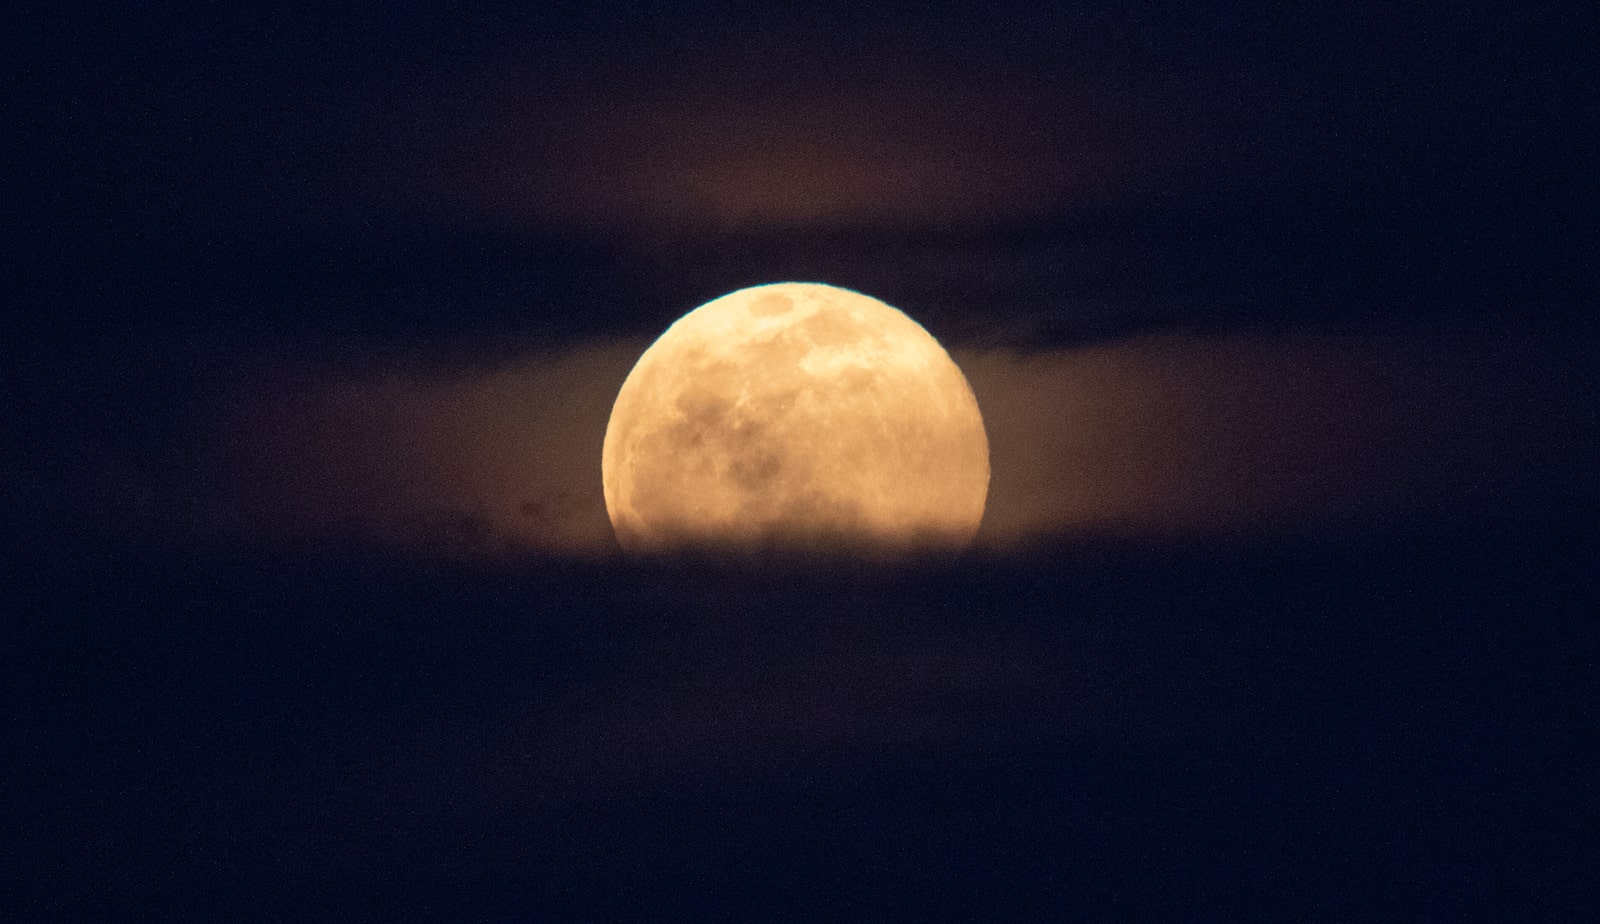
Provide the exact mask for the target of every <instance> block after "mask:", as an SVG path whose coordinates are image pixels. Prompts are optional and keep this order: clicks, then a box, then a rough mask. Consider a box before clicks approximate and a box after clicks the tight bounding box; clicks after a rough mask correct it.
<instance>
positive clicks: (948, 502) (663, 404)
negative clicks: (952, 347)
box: [600, 283, 989, 552]
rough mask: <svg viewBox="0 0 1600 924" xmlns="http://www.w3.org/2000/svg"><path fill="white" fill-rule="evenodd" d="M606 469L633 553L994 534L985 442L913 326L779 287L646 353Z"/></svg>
mask: <svg viewBox="0 0 1600 924" xmlns="http://www.w3.org/2000/svg"><path fill="white" fill-rule="evenodd" d="M600 468H601V480H602V482H603V487H604V490H605V501H606V512H607V514H608V515H609V516H610V518H611V525H612V528H613V529H614V530H615V531H616V534H617V540H618V541H619V542H620V543H621V545H622V547H623V548H624V549H625V550H627V551H630V552H662V551H674V550H682V549H694V548H710V549H730V550H749V549H768V548H787V547H796V546H798V547H806V548H827V549H850V550H856V549H866V550H876V551H891V552H892V551H902V550H904V551H910V550H921V549H937V548H944V549H958V548H961V547H964V546H966V545H968V544H969V543H970V542H971V541H972V538H973V536H974V534H976V532H977V530H978V524H979V523H980V522H981V521H982V519H983V506H984V501H985V498H986V496H987V494H988V488H989V441H988V437H987V436H986V435H985V434H984V429H983V418H982V416H981V415H980V414H979V412H978V402H977V400H976V399H975V398H974V397H973V394H972V388H971V387H970V386H969V385H968V384H967V380H966V377H965V376H963V375H962V374H961V370H960V369H959V368H957V367H956V364H955V362H954V361H952V360H951V359H950V356H949V354H947V353H946V352H945V351H944V348H943V347H941V346H940V345H939V343H938V341H936V340H934V339H933V337H932V336H931V335H930V334H929V333H928V332H927V331H925V330H923V329H922V327H921V326H920V325H919V324H917V322H915V321H913V320H911V319H910V318H909V317H907V316H906V315H904V314H903V313H901V312H900V311H898V310H896V309H894V308H891V307H890V306H888V305H886V304H884V303H883V302H880V301H878V300H877V299H875V298H870V297H868V296H866V295H862V294H861V293H859V292H853V291H851V290H849V289H840V288H836V287H834V286H827V285H820V284H814V283H776V284H773V285H763V286H754V287H752V288H748V289H740V290H739V291H737V292H733V293H730V294H728V295H724V296H722V297H721V298H718V299H715V300H713V301H710V302H707V303H706V304H704V305H701V306H700V307H699V308H696V309H695V310H693V311H691V312H689V313H688V314H686V315H684V316H683V317H682V318H680V319H678V321H677V322H676V323H674V324H673V325H672V326H671V327H669V328H667V331H666V333H664V334H662V335H661V337H660V338H659V339H658V340H656V342H655V343H654V344H652V345H651V346H650V348H649V349H647V350H645V352H644V355H642V356H640V357H639V362H638V363H637V364H636V365H635V366H634V367H633V371H632V372H630V373H629V374H628V378H627V380H626V381H624V382H623V384H622V390H621V391H620V392H619V393H618V395H617V401H616V405H615V406H614V407H613V409H612V411H611V420H610V422H609V424H608V425H607V426H606V436H605V446H604V448H603V451H602V454H601V464H600Z"/></svg>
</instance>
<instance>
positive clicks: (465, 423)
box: [8, 329, 1600, 556]
mask: <svg viewBox="0 0 1600 924" xmlns="http://www.w3.org/2000/svg"><path fill="white" fill-rule="evenodd" d="M644 346H645V344H644V343H643V342H642V341H614V342H596V343H591V344H588V345H583V346H578V347H573V348H570V349H566V350H559V351H543V352H536V353H530V354H528V355H525V356H523V357H521V358H516V359H510V360H505V361H497V362H492V363H487V362H483V363H465V362H457V363H453V364H452V363H440V362H431V363H420V362H406V361H396V362H390V363H377V362H373V361H367V362H365V363H363V364H362V365H361V367H360V369H357V368H355V367H354V366H348V367H343V368H341V367H340V366H339V365H338V364H324V365H322V366H314V365H312V364H310V363H308V362H303V361H302V362H283V361H266V360H261V361H242V362H241V363H240V364H239V366H240V369H239V371H238V372H237V374H236V377H235V379H234V381H233V383H232V384H229V385H225V386H219V387H216V388H215V389H213V390H210V391H208V392H207V393H206V394H205V395H204V396H200V397H194V398H191V399H190V400H189V402H188V404H189V406H190V407H191V409H192V410H191V412H190V413H191V420H190V421H189V424H188V426H187V427H186V428H176V429H174V428H169V430H171V431H172V432H171V434H170V435H171V444H170V445H168V446H166V447H165V448H164V449H161V450H159V451H157V450H153V449H151V448H149V447H145V448H143V449H140V451H138V452H137V453H133V452H131V451H128V450H126V449H119V448H118V446H117V444H115V443H114V442H111V443H94V442H93V441H92V440H88V441H86V440H85V439H84V438H82V437H81V436H80V437H75V438H74V439H75V441H74V443H73V445H72V446H70V447H57V448H58V449H59V450H60V451H57V452H53V453H45V454H41V455H37V457H36V459H39V460H50V459H54V460H56V462H61V463H63V464H61V465H59V466H58V469H59V470H46V468H45V467H43V465H42V463H40V464H33V465H22V463H21V462H20V461H19V460H17V459H13V460H11V462H10V464H9V465H8V467H9V468H11V469H13V472H12V477H11V478H10V479H9V480H10V485H11V494H12V495H13V496H12V498H11V499H10V504H11V506H12V507H13V509H14V510H20V509H24V508H28V507H29V506H30V505H31V506H33V507H36V508H39V509H44V508H46V507H48V508H49V509H51V510H53V511H54V512H55V515H58V516H59V517H60V518H61V520H62V522H64V523H68V524H69V526H71V525H73V524H75V525H76V526H78V527H81V528H89V529H93V530H104V531H109V532H110V533H111V534H112V535H119V536H123V537H127V536H129V535H144V534H154V535H158V536H165V537H168V538H169V539H171V540H173V541H179V542H188V541H196V540H205V541H216V542H223V543H256V542H267V543H281V542H297V541H307V540H314V541H355V542H362V543H379V544H389V545H397V546H403V547H410V548H413V549H416V550H418V551H420V552H423V553H425V554H439V555H457V556H460V555H464V556H480V555H486V554H487V555H495V554H503V553H518V554H521V553H527V552H547V553H555V554H561V555H575V556H609V555H612V554H615V552H616V548H617V547H616V543H615V539H614V538H613V536H612V532H611V527H610V523H609V521H608V519H607V517H606V513H605V508H604V501H603V497H602V494H601V488H600V447H601V444H602V441H603V438H604V433H605V425H606V420H607V418H608V416H609V414H610V409H611V404H612V402H613V400H614V399H615V396H616V393H617V390H618V388H619V387H620V386H621V383H622V380H623V379H624V378H625V377H626V375H627V373H628V370H629V369H630V368H631V367H632V364H633V362H634V360H635V359H636V358H637V356H638V355H639V353H640V352H641V351H642V350H643V348H644ZM953 352H954V355H955V358H956V360H957V362H958V363H959V364H960V365H961V367H962V368H963V370H965V372H966V374H967V376H968V378H969V379H970V381H971V383H972V386H973V389H974V391H975V392H976V394H977V397H978V402H979V405H980V407H981V409H982V411H983V414H984V420H985V426H986V428H987V430H988V434H989V440H990V446H991V468H992V471H993V477H992V481H991V484H990V492H989V499H988V508H987V512H986V515H985V520H984V525H983V529H982V531H981V532H980V534H979V543H980V545H982V546H985V547H988V548H990V549H994V550H1005V549H1011V548H1016V547H1018V546H1022V545H1026V544H1029V543H1032V542H1037V541H1046V540H1050V539H1053V538H1057V537H1062V536H1073V535H1090V534H1108V533H1110V534H1121V535H1127V536H1133V537H1139V536H1185V535H1187V536H1195V535H1208V534H1216V533H1235V534H1260V533H1262V532H1267V533H1271V532H1275V531H1284V530H1291V531H1292V530H1313V531H1314V530H1321V529H1328V528H1334V529H1357V530H1360V529H1387V528H1392V527H1395V526H1397V525H1403V524H1405V523H1407V522H1413V521H1417V520H1419V519H1421V520H1431V521H1437V520H1438V519H1440V518H1445V519H1461V520H1471V519H1478V518H1490V519H1493V518H1498V517H1515V516H1519V515H1525V514H1530V513H1542V512H1549V511H1555V510H1559V509H1562V508H1563V507H1564V506H1566V505H1572V504H1577V505H1590V506H1592V505H1593V504H1594V502H1595V501H1596V500H1597V499H1600V485H1597V482H1596V475H1595V473H1594V471H1593V469H1592V467H1591V466H1590V465H1588V464H1587V463H1588V460H1589V455H1588V450H1587V449H1586V447H1592V446H1593V445H1595V444H1597V443H1600V440H1597V439H1596V437H1597V436H1600V433H1597V430H1600V423H1597V421H1596V417H1595V415H1594V414H1593V412H1592V408H1593V407H1594V406H1595V404H1596V402H1595V398H1596V397H1597V396H1596V395H1595V394H1594V391H1595V387H1594V385H1593V384H1592V383H1591V382H1590V381H1589V379H1588V376H1587V374H1586V372H1585V369H1586V368H1587V366H1586V359H1585V358H1586V356H1587V353H1586V351H1585V349H1584V348H1583V347H1582V346H1572V345H1567V344H1562V343H1559V342H1557V341H1556V340H1555V339H1554V338H1552V337H1548V336H1544V335H1535V334H1532V333H1528V332H1514V331H1504V330H1501V331H1495V330H1487V329H1486V330H1481V331H1476V332H1462V331H1456V332H1453V333H1451V332H1443V331H1437V330H1434V331H1430V330H1425V329H1412V330H1407V331H1393V330H1391V331H1383V332H1375V331H1367V332H1344V333H1338V332H1309V331H1300V332H1239V333H1232V334H1216V335H1200V334H1192V333H1180V332H1168V333H1158V334H1149V335H1144V336H1139V337H1134V338H1129V339H1125V340H1120V341H1115V342H1105V343H1101V344H1099V345H1094V346H1089V347H1084V348H1077V349H1068V350H1053V351H1043V352H1019V351H1015V350H1005V349H977V350H961V349H957V350H955V351H953ZM180 431H181V432H180ZM68 450H70V451H68ZM74 460H76V461H74ZM52 464H53V463H52ZM30 486H31V487H30ZM28 492H31V493H32V496H34V497H35V498H41V499H42V500H35V501H29V500H28V499H27V498H25V497H23V496H22V495H23V494H24V493H28ZM74 509H76V511H77V512H76V513H75V514H74V513H73V511H74ZM74 518H75V519H74Z"/></svg>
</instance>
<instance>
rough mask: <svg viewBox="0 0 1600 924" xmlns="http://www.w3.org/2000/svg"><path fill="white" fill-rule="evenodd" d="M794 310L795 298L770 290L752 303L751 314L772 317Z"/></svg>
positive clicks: (759, 316)
mask: <svg viewBox="0 0 1600 924" xmlns="http://www.w3.org/2000/svg"><path fill="white" fill-rule="evenodd" d="M793 310H794V299H792V298H790V297H789V296H787V295H782V294H779V293H777V292H769V293H767V294H766V295H763V296H761V297H760V298H758V299H756V300H755V301H754V302H752V303H751V304H750V314H751V315H753V316H755V317H758V318H770V317H775V316H777V315H780V314H785V313H787V312H790V311H793Z"/></svg>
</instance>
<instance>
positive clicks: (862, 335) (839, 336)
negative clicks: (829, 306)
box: [799, 311, 869, 347]
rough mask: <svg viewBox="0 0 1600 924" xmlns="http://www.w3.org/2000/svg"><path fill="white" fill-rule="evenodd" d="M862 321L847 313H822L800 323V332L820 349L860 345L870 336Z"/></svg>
mask: <svg viewBox="0 0 1600 924" xmlns="http://www.w3.org/2000/svg"><path fill="white" fill-rule="evenodd" d="M862 327H863V325H862V324H861V322H860V321H858V320H856V318H855V317H854V316H853V315H851V314H850V313H849V312H845V311H820V312H818V313H816V314H814V315H812V316H811V317H809V318H806V319H805V320H804V321H802V322H800V324H799V330H800V331H801V332H802V333H804V334H805V335H806V337H808V338H809V339H810V341H811V342H812V343H813V344H816V345H817V346H819V347H840V346H849V345H852V344H856V343H860V342H861V341H862V340H865V339H867V337H868V336H869V335H868V334H867V333H866V331H864V330H863V329H862Z"/></svg>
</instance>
